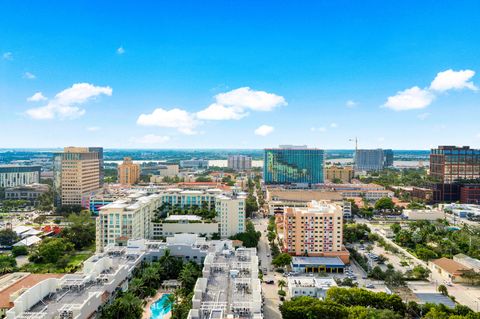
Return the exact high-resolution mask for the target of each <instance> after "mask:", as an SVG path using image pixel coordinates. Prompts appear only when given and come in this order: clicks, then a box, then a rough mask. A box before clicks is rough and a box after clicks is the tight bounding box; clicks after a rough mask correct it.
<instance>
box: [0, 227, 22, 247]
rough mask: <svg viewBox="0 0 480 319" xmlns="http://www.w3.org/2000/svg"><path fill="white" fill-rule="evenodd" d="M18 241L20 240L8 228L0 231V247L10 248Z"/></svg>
mask: <svg viewBox="0 0 480 319" xmlns="http://www.w3.org/2000/svg"><path fill="white" fill-rule="evenodd" d="M19 240H20V238H19V237H18V236H17V233H16V232H14V231H13V230H11V229H8V228H7V229H2V230H0V246H12V245H13V244H14V243H16V242H17V241H19Z"/></svg>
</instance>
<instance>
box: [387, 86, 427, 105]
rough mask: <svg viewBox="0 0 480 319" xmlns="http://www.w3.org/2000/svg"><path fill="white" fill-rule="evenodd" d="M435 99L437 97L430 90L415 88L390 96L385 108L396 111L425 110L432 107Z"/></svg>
mask: <svg viewBox="0 0 480 319" xmlns="http://www.w3.org/2000/svg"><path fill="white" fill-rule="evenodd" d="M434 99H435V95H433V94H432V93H431V92H429V91H428V90H424V89H421V88H419V87H418V86H414V87H412V88H410V89H406V90H405V91H399V92H397V94H396V95H394V96H390V97H389V98H388V99H387V102H386V103H385V105H384V106H385V107H387V108H389V109H392V110H394V111H406V110H415V109H423V108H425V107H427V106H428V105H430V103H432V102H433V100H434Z"/></svg>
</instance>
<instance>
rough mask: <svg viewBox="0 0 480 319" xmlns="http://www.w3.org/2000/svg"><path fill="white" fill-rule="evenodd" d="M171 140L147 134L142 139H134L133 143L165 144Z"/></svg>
mask: <svg viewBox="0 0 480 319" xmlns="http://www.w3.org/2000/svg"><path fill="white" fill-rule="evenodd" d="M169 140H170V136H163V135H155V134H147V135H144V136H142V137H137V138H132V139H130V141H131V142H134V143H139V144H150V145H152V144H163V143H166V142H168V141H169Z"/></svg>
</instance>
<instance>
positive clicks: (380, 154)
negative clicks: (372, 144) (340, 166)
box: [355, 148, 393, 172]
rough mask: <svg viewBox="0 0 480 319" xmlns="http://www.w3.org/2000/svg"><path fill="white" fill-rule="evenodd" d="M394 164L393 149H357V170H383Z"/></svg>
mask: <svg viewBox="0 0 480 319" xmlns="http://www.w3.org/2000/svg"><path fill="white" fill-rule="evenodd" d="M391 166H393V151H392V150H390V149H388V150H383V149H381V148H378V149H371V150H367V149H360V150H356V151H355V170H356V171H367V172H368V171H381V170H383V169H385V168H387V167H391Z"/></svg>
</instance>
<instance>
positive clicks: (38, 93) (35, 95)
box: [27, 92, 47, 102]
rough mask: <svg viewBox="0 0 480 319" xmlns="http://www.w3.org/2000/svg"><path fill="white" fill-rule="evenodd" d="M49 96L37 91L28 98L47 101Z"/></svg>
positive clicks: (31, 100)
mask: <svg viewBox="0 0 480 319" xmlns="http://www.w3.org/2000/svg"><path fill="white" fill-rule="evenodd" d="M46 99H47V98H46V97H45V96H44V95H43V94H42V92H37V93H35V94H34V95H32V96H31V97H29V98H27V101H28V102H39V101H45V100H46Z"/></svg>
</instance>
